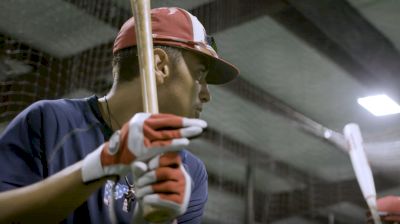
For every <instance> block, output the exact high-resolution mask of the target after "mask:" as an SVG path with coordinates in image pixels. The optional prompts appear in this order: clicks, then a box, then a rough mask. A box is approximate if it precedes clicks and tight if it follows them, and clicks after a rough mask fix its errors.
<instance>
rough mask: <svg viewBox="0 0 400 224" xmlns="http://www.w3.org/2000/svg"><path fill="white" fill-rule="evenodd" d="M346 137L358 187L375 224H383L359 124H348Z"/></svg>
mask: <svg viewBox="0 0 400 224" xmlns="http://www.w3.org/2000/svg"><path fill="white" fill-rule="evenodd" d="M343 133H344V137H345V139H346V141H347V144H348V147H347V148H348V152H349V154H350V159H351V163H352V165H353V169H354V172H355V174H356V177H357V181H358V185H359V186H360V188H361V192H362V194H363V196H364V198H365V200H366V202H367V205H368V207H369V210H370V211H371V216H372V219H373V220H374V223H375V224H381V223H382V222H381V219H380V217H379V213H378V209H377V207H376V190H375V184H374V178H373V175H372V171H371V167H370V166H369V163H368V159H367V156H366V154H365V151H364V148H363V139H362V136H361V131H360V128H359V127H358V125H357V124H354V123H350V124H347V125H346V126H345V127H344V129H343Z"/></svg>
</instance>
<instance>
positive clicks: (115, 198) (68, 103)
mask: <svg viewBox="0 0 400 224" xmlns="http://www.w3.org/2000/svg"><path fill="white" fill-rule="evenodd" d="M151 17H152V29H153V30H152V32H153V43H154V58H155V65H154V69H155V75H156V81H157V88H158V99H159V108H160V114H148V113H142V112H141V111H143V109H142V105H143V103H142V96H141V85H140V78H139V68H138V67H139V66H138V62H137V51H136V37H135V23H134V20H133V19H129V20H128V21H127V22H126V23H125V24H124V25H123V26H122V28H121V30H120V32H119V33H118V35H117V37H116V39H115V42H114V48H113V55H114V58H113V77H114V82H113V86H112V88H111V90H110V91H109V92H108V94H107V95H106V96H104V97H101V98H98V97H97V96H91V97H88V98H84V99H62V100H44V101H39V102H36V103H34V104H32V105H31V106H29V107H28V108H27V109H25V110H24V111H23V112H21V113H20V114H19V115H18V116H17V117H16V118H15V119H14V120H13V121H11V123H10V124H9V126H8V127H7V128H6V129H5V130H4V132H3V133H2V135H1V136H0V169H1V172H0V191H4V192H2V193H0V222H2V223H3V222H21V223H24V222H28V223H29V222H35V223H38V222H40V223H43V222H49V223H55V222H63V223H110V222H118V223H130V222H131V220H132V217H133V216H134V217H136V218H135V220H140V218H141V217H142V216H144V214H145V213H140V212H141V211H142V212H145V211H144V210H140V209H138V208H139V207H140V206H138V204H139V203H136V202H138V201H141V204H142V207H143V209H144V208H145V207H146V206H153V207H156V208H161V210H160V211H166V212H165V213H163V214H164V215H165V216H164V217H161V218H160V219H159V220H158V221H163V222H164V221H172V220H174V219H176V220H177V222H178V223H200V220H201V216H202V214H203V211H204V205H205V203H206V201H207V173H206V170H205V167H204V164H203V163H202V162H201V161H200V160H199V159H198V158H197V157H196V156H195V155H193V154H191V153H190V152H189V151H187V150H185V149H184V148H185V147H186V146H187V145H188V144H189V141H190V139H191V138H193V137H196V136H198V135H199V134H201V133H202V132H203V130H204V128H206V126H207V124H206V123H205V121H203V120H200V119H198V117H199V116H200V113H201V111H202V107H203V104H204V103H207V102H208V101H209V100H210V93H209V91H208V87H207V85H208V84H223V83H226V82H229V81H231V80H232V79H234V78H235V77H236V76H237V75H238V73H239V71H238V70H237V68H236V67H234V66H233V65H231V64H229V63H228V62H226V61H224V60H222V59H220V58H219V57H218V55H217V52H216V47H215V43H214V41H213V39H212V38H211V37H209V36H208V35H207V34H206V33H205V30H204V27H203V26H202V24H201V23H200V22H199V21H198V19H197V18H196V17H194V16H193V15H191V14H190V13H189V12H187V11H185V10H183V9H180V8H158V9H153V10H152V11H151ZM132 167H133V168H134V171H133V172H132V174H133V178H131V177H132V176H131V175H128V174H129V173H130V171H131V168H132ZM133 213H135V214H134V215H133ZM137 217H139V218H137ZM154 217H155V218H157V216H154ZM142 218H143V217H142ZM153 220H156V221H157V219H153Z"/></svg>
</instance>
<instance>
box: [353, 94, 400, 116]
mask: <svg viewBox="0 0 400 224" xmlns="http://www.w3.org/2000/svg"><path fill="white" fill-rule="evenodd" d="M357 102H358V104H360V105H361V106H363V107H364V108H365V109H367V110H368V111H369V112H370V113H372V114H373V115H375V116H385V115H390V114H397V113H400V106H399V104H397V103H396V102H395V101H394V100H392V99H390V98H389V97H388V96H386V95H384V94H382V95H376V96H367V97H363V98H358V100H357Z"/></svg>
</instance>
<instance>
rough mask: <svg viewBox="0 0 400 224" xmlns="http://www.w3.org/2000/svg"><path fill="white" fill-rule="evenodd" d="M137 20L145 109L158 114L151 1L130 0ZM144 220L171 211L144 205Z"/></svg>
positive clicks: (157, 218)
mask: <svg viewBox="0 0 400 224" xmlns="http://www.w3.org/2000/svg"><path fill="white" fill-rule="evenodd" d="M130 2H131V9H132V13H133V16H134V19H135V32H136V40H137V49H138V57H139V68H140V79H141V87H142V98H143V109H144V111H145V112H148V113H153V114H154V113H158V99H157V85H156V80H155V72H154V54H153V39H152V28H151V14H150V0H130ZM139 206H141V208H140V210H141V211H142V212H143V218H144V219H145V220H147V221H150V222H159V221H165V220H166V219H168V218H169V216H170V214H169V211H168V210H166V209H165V208H158V207H155V206H150V205H142V203H139Z"/></svg>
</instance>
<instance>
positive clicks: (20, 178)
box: [0, 104, 43, 191]
mask: <svg viewBox="0 0 400 224" xmlns="http://www.w3.org/2000/svg"><path fill="white" fill-rule="evenodd" d="M41 120H42V116H41V112H40V108H39V107H38V105H37V104H33V105H31V106H30V107H28V108H27V109H26V110H24V111H23V112H21V113H20V114H19V115H18V116H17V117H16V118H15V119H14V120H12V121H11V122H10V124H9V125H8V127H7V128H6V129H5V130H4V131H3V133H2V134H1V136H0V170H1V172H0V191H5V190H10V189H14V188H17V187H22V186H26V185H29V184H32V183H35V182H37V181H39V180H41V179H43V165H42V159H43V158H42V157H43V155H42V152H41V150H40V139H41V134H40V132H41V123H42V122H41Z"/></svg>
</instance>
